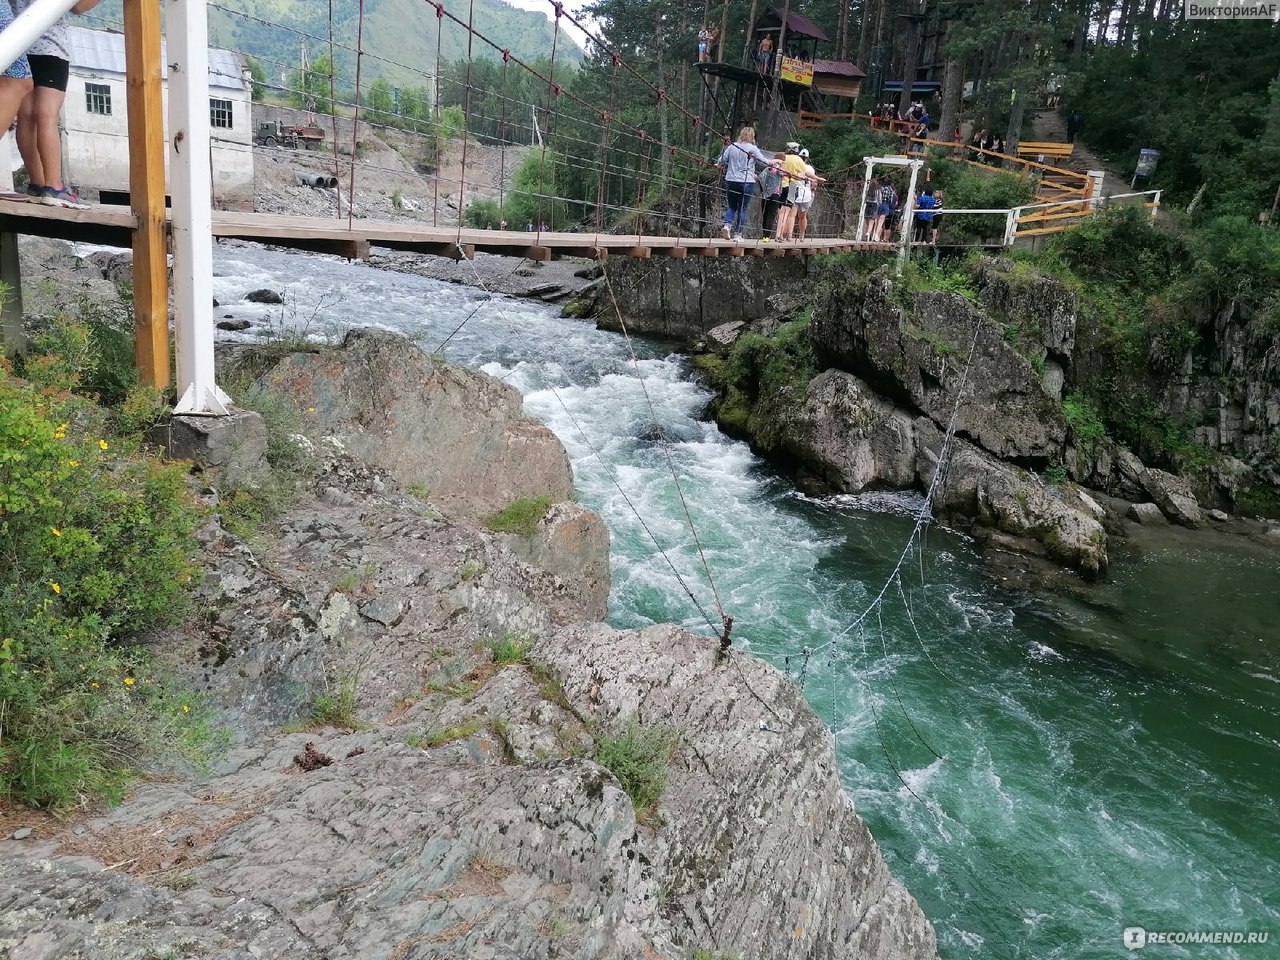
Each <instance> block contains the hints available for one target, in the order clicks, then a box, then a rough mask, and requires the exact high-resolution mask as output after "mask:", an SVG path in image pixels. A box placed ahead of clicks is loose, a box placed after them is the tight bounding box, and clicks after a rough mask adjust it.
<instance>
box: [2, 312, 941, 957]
mask: <svg viewBox="0 0 1280 960" xmlns="http://www.w3.org/2000/svg"><path fill="white" fill-rule="evenodd" d="M239 360H240V362H241V363H242V364H244V365H243V366H242V367H241V373H242V374H243V373H245V372H246V371H248V370H254V371H255V372H257V373H258V374H259V377H260V379H259V381H258V385H259V389H260V390H262V391H264V392H265V393H266V394H268V395H269V396H271V397H273V398H275V401H274V402H277V403H286V404H288V405H289V406H290V407H291V408H292V409H294V410H296V411H297V414H298V417H299V418H300V420H301V426H300V427H298V428H296V429H294V430H292V432H291V433H288V432H287V433H285V434H284V435H283V437H282V436H281V435H279V434H278V432H277V433H275V434H264V428H263V426H262V425H261V424H260V423H259V424H257V425H255V423H254V418H252V417H247V418H246V423H245V424H244V426H243V427H242V428H241V433H240V434H239V436H238V437H236V438H228V437H227V436H225V435H223V433H222V432H221V431H220V430H219V429H218V428H217V426H216V424H215V425H211V424H210V422H209V421H200V420H182V419H179V420H176V421H175V422H174V423H173V424H171V426H170V428H169V429H170V433H171V437H170V440H171V442H172V441H173V440H178V441H181V443H182V444H183V446H184V449H186V450H188V451H189V452H191V453H193V454H194V455H195V456H196V459H197V462H200V463H202V464H203V469H202V471H201V472H200V474H199V476H198V483H199V484H200V487H201V489H202V491H203V496H204V497H205V498H206V500H207V501H208V502H209V504H210V505H211V507H212V508H213V510H214V513H213V518H212V519H211V520H210V522H209V524H208V526H207V527H206V529H205V530H204V532H203V535H202V544H203V558H202V561H203V565H204V574H203V577H202V579H201V581H200V583H199V586H198V588H197V609H198V610H199V613H198V615H196V616H195V617H193V618H192V619H191V620H190V621H189V622H188V623H186V624H184V625H183V626H182V628H181V629H178V630H174V631H172V632H170V633H166V634H165V635H162V636H156V637H153V638H151V643H152V646H153V648H154V649H155V650H156V651H158V652H160V653H162V654H163V655H164V656H165V657H166V658H167V659H168V660H169V661H170V662H171V664H172V667H173V669H174V670H175V671H176V672H177V673H178V674H179V675H181V676H184V677H185V678H186V679H187V681H188V682H191V683H194V684H196V685H198V686H199V687H200V688H201V689H203V690H204V691H205V692H206V693H207V695H208V697H209V698H210V701H211V703H212V705H213V707H214V709H215V710H216V712H217V713H218V715H219V716H220V717H221V719H222V721H223V722H224V723H225V724H226V725H227V726H228V727H229V728H230V730H231V731H232V733H233V736H234V742H235V746H234V747H233V749H232V751H231V754H230V755H229V757H228V758H227V759H226V761H225V762H224V763H222V764H221V765H220V766H219V767H218V769H217V770H215V771H214V772H213V774H212V775H210V776H207V777H203V778H196V777H192V776H190V775H188V774H182V773H179V774H177V775H174V776H166V777H161V778H157V779H154V780H151V781H147V782H144V783H142V784H141V785H140V786H138V788H137V789H135V790H134V792H133V793H132V794H131V795H130V796H129V798H128V799H127V800H126V801H125V802H124V803H123V804H121V805H120V806H119V807H117V808H115V809H112V810H108V811H102V812H99V813H97V814H95V815H92V816H88V817H85V818H82V819H80V820H78V821H73V822H71V823H70V824H66V825H64V824H59V823H57V822H51V821H46V820H40V819H38V818H32V820H31V822H30V823H29V824H25V826H31V827H34V828H35V829H34V833H33V834H32V835H27V836H25V838H24V839H21V840H4V841H0V862H3V871H4V877H5V883H4V884H3V888H2V889H3V893H0V943H2V944H4V945H5V946H6V947H7V948H8V949H9V950H10V951H11V952H12V953H13V955H14V956H22V957H24V958H44V957H49V958H52V957H59V956H66V955H69V954H71V953H74V954H76V955H77V956H81V957H85V958H101V960H106V958H112V960H114V958H124V957H134V956H138V955H141V954H148V955H154V956H175V957H183V956H207V957H216V958H226V960H231V958H241V957H248V956H270V957H273V958H293V957H297V958H307V960H310V958H314V957H317V956H326V957H332V958H344V957H350V958H356V957H360V958H365V957H383V958H395V960H410V958H429V957H441V958H443V957H457V956H467V957H474V958H486V957H488V958H512V960H515V958H526V957H548V958H550V957H578V958H586V957H601V958H604V957H617V958H624V957H625V958H632V957H639V956H647V957H655V958H657V957H661V958H672V960H674V958H682V960H683V958H690V957H693V956H698V957H705V956H720V957H728V956H735V955H736V956H741V957H770V958H796V960H799V958H802V957H803V958H832V960H834V958H837V957H845V956H853V955H856V956H859V957H871V958H922V960H924V958H932V957H933V956H934V955H935V947H934V936H933V931H932V929H931V927H930V926H929V924H928V921H927V920H926V919H925V918H924V916H923V915H922V913H921V912H920V909H919V907H918V906H917V905H916V903H915V902H914V900H912V898H911V897H910V895H909V894H908V893H907V892H906V891H905V890H904V889H903V888H902V887H901V885H900V884H898V883H897V882H896V881H895V880H894V879H893V878H892V877H891V876H889V874H888V872H887V870H886V868H885V865H884V862H883V860H882V859H881V857H880V854H879V852H878V850H877V848H876V845H875V842H874V840H873V839H872V838H871V837H870V835H869V833H868V832H867V829H866V827H865V826H864V825H863V823H862V821H861V820H860V819H859V818H858V817H857V815H856V814H855V812H854V810H853V808H852V805H851V803H850V801H849V799H848V796H847V794H846V793H845V792H844V790H843V789H842V787H841V785H840V782H839V778H838V775H837V772H836V764H835V757H834V754H833V749H832V742H831V737H830V735H829V733H828V732H827V731H826V730H825V729H824V728H823V727H822V725H821V724H820V723H819V721H818V720H817V719H816V718H815V717H814V715H813V714H812V712H811V711H810V709H809V707H808V705H807V704H806V703H805V701H804V699H803V697H802V695H801V694H800V692H799V690H798V689H797V688H796V687H795V686H794V685H793V684H792V683H791V682H790V681H789V680H788V679H787V678H786V677H785V676H784V675H783V674H781V673H780V672H778V671H777V670H775V669H773V668H772V667H769V666H767V665H765V664H763V663H761V662H759V661H756V660H753V659H750V658H748V657H744V656H742V655H740V654H738V653H736V652H733V651H732V650H731V651H730V652H729V653H728V655H727V656H722V655H721V654H720V652H719V643H718V642H717V641H716V640H714V639H711V638H706V637H699V636H695V635H692V634H689V633H686V632H685V631H683V630H681V629H679V628H676V627H669V626H657V627H652V628H649V629H645V630H628V631H615V630H612V629H610V628H608V627H606V626H604V625H603V624H600V623H599V622H597V621H598V619H599V617H600V616H601V615H602V613H603V602H604V597H605V595H606V593H607V538H605V537H604V536H603V535H602V534H603V530H602V528H601V527H600V525H599V520H598V518H595V517H594V515H593V514H591V513H590V512H589V511H586V510H584V509H582V508H580V507H577V506H576V505H575V504H573V503H572V501H571V496H572V477H571V474H570V473H569V468H568V463H567V460H566V458H565V454H564V451H563V449H562V448H561V447H560V445H559V443H558V441H556V440H555V438H554V437H553V436H552V435H551V434H550V433H549V432H548V431H547V430H546V429H545V428H543V427H542V426H541V425H540V424H537V423H535V422H533V421H530V420H528V419H527V418H525V417H524V416H523V414H522V413H521V407H520V400H519V396H518V395H517V394H516V393H515V391H513V390H512V389H511V388H509V387H506V386H504V385H502V384H500V383H499V382H497V381H495V380H493V379H492V378H489V377H487V376H485V375H483V374H479V373H470V372H466V371H463V370H459V369H457V368H454V367H451V366H449V365H447V364H444V363H442V362H440V361H437V360H435V359H434V358H432V357H430V356H427V355H426V354H424V353H422V351H420V350H419V349H418V348H417V347H415V346H413V345H412V344H411V343H409V341H407V340H405V339H403V338H401V337H398V336H395V335H391V334H387V333H384V332H377V331H357V332H354V333H352V334H351V335H350V336H349V337H348V338H347V341H346V343H345V344H344V346H343V347H342V348H340V349H337V348H328V349H316V350H314V351H308V352H301V353H293V354H288V355H285V356H284V357H282V358H280V357H276V358H264V357H262V356H261V355H259V356H258V357H256V358H248V357H243V356H242V357H240V358H239ZM277 360H278V362H276V361H277ZM282 439H283V440H284V441H285V442H287V443H288V444H289V449H290V450H291V451H292V453H291V458H290V461H289V462H290V463H291V464H293V465H294V466H293V467H292V470H293V471H294V472H295V473H296V474H298V475H299V476H300V477H302V478H305V483H304V484H303V486H302V490H301V493H300V494H299V496H298V498H297V499H296V501H295V502H293V503H292V504H291V505H290V506H289V507H288V509H287V510H286V511H285V512H284V513H283V515H282V516H280V517H279V518H278V520H276V521H275V522H273V523H271V524H270V525H268V526H267V527H264V528H262V529H261V530H260V532H259V533H258V534H257V535H256V536H253V537H250V538H249V539H248V540H245V539H242V538H239V537H237V536H235V535H233V534H232V533H230V532H229V531H228V530H227V529H226V528H225V527H224V526H223V524H222V523H220V522H219V519H218V516H219V514H220V512H221V510H222V508H223V506H224V505H227V504H230V503H231V502H232V501H233V500H234V499H235V498H236V497H237V496H240V495H242V493H244V492H245V491H251V490H252V489H254V485H255V484H256V485H257V489H262V488H263V487H264V486H265V485H267V484H269V483H270V477H271V474H270V473H268V472H266V470H265V468H264V467H263V465H262V464H261V463H260V462H258V461H259V458H260V456H261V454H262V452H263V451H264V450H269V449H271V448H272V445H273V444H279V443H280V442H281V441H282ZM236 477H238V478H241V479H240V481H239V482H240V483H241V484H242V486H241V487H240V489H239V490H237V489H236V488H235V487H234V485H233V483H232V478H236ZM247 478H252V479H247ZM531 501H532V502H535V503H534V505H533V506H530V503H531ZM517 504H523V505H525V507H526V508H527V509H526V510H525V511H524V513H525V515H526V520H525V522H524V523H523V524H519V523H518V524H514V525H509V524H506V523H502V522H498V521H497V517H496V514H499V513H510V512H511V511H509V510H508V509H507V508H511V507H514V506H516V505H517ZM490 527H498V528H500V530H503V531H505V532H499V531H497V530H494V529H490ZM321 705H324V709H320V706H321ZM655 731H656V732H658V733H660V734H661V737H660V739H661V740H662V741H663V742H665V743H666V744H667V749H666V750H665V751H664V752H662V753H661V754H660V757H661V760H660V764H659V766H660V767H661V773H662V775H663V778H665V784H664V785H662V786H661V788H660V789H659V790H658V792H657V794H656V795H653V794H652V793H650V794H649V795H645V796H641V795H639V794H638V793H637V788H636V783H635V781H634V779H633V778H632V777H631V776H630V775H629V774H626V773H623V774H621V775H619V774H616V773H612V772H610V768H609V767H608V766H607V765H606V763H607V760H606V757H605V756H604V755H603V754H602V749H603V747H604V746H605V745H606V744H609V743H615V742H617V741H618V740H626V739H627V738H628V737H632V738H633V739H634V738H635V737H643V736H647V735H649V734H653V733H654V732H655ZM615 769H617V767H616V765H615ZM659 779H661V778H659ZM648 782H649V783H650V784H651V785H652V783H653V782H654V781H653V779H652V777H650V779H649V781H648ZM6 824H7V825H8V826H10V828H11V829H13V828H18V827H23V826H24V824H23V823H21V822H19V821H16V820H14V819H13V818H12V817H10V818H9V819H8V820H7V821H6Z"/></svg>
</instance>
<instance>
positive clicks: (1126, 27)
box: [441, 0, 1280, 219]
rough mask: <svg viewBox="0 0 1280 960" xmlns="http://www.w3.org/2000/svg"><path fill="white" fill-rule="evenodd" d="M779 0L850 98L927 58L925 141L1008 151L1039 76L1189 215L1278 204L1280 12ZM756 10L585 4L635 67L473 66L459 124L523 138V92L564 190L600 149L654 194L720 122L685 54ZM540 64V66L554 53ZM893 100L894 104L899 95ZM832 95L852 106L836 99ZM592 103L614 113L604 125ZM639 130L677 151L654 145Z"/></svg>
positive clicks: (615, 178)
mask: <svg viewBox="0 0 1280 960" xmlns="http://www.w3.org/2000/svg"><path fill="white" fill-rule="evenodd" d="M789 6H790V9H791V10H793V11H795V12H798V13H802V14H803V15H804V16H806V17H808V18H809V19H810V20H812V21H813V22H814V23H815V24H816V25H817V26H819V27H820V28H822V29H823V30H825V31H826V32H827V33H828V34H829V35H830V36H831V37H832V38H833V43H832V44H831V46H830V47H829V48H826V49H824V48H821V47H820V48H819V51H818V55H819V56H824V55H825V56H828V57H832V58H847V59H850V60H852V61H853V62H855V63H857V64H858V65H859V66H861V67H862V69H863V70H864V71H865V72H866V73H867V75H868V76H867V80H866V81H865V83H864V94H863V97H862V99H861V102H860V103H859V104H857V107H858V108H859V109H866V108H867V107H868V106H869V105H870V104H871V103H873V102H878V101H879V100H880V99H889V98H890V97H888V96H885V97H878V96H877V94H878V92H879V90H878V85H879V84H880V83H881V82H882V81H884V80H888V79H901V78H902V77H904V76H905V75H915V76H917V77H918V76H923V75H925V73H926V72H927V74H928V75H929V76H933V77H936V78H937V79H938V80H940V81H941V89H940V90H939V91H938V92H937V93H934V94H931V95H930V96H929V98H928V103H929V107H930V111H929V112H930V114H931V116H932V117H933V118H934V123H935V125H936V128H937V129H936V133H935V134H934V135H935V136H936V137H938V138H939V139H949V138H950V137H951V135H952V133H953V132H954V131H955V130H956V129H957V128H958V127H959V126H960V125H961V124H963V123H969V124H972V127H973V128H975V129H976V128H984V127H985V128H988V129H992V130H998V131H1002V132H1003V133H1004V134H1005V139H1006V141H1007V142H1008V143H1009V144H1010V147H1009V149H1010V150H1012V149H1013V148H1014V145H1016V144H1017V142H1018V141H1019V140H1021V139H1026V138H1027V135H1028V134H1029V133H1030V123H1031V117H1032V113H1033V111H1034V110H1035V109H1036V108H1037V107H1041V106H1043V104H1044V98H1045V93H1046V90H1047V89H1048V88H1049V87H1050V86H1056V87H1057V88H1058V89H1060V90H1061V91H1062V93H1063V97H1062V100H1061V105H1060V109H1061V110H1062V112H1063V113H1064V114H1065V113H1066V112H1068V111H1070V110H1077V111H1079V113H1080V114H1081V115H1082V116H1083V118H1084V138H1085V140H1086V141H1087V142H1088V143H1089V145H1090V147H1091V148H1092V149H1093V150H1094V151H1095V152H1096V153H1098V154H1099V155H1100V156H1102V157H1104V158H1106V159H1109V160H1111V161H1113V162H1114V164H1115V166H1116V167H1117V168H1118V169H1119V170H1121V171H1124V172H1125V173H1126V174H1127V173H1128V172H1131V171H1132V170H1133V166H1134V163H1135V162H1136V159H1137V155H1138V150H1139V148H1141V147H1148V148H1154V149H1157V150H1159V151H1160V152H1161V158H1160V162H1159V165H1158V168H1157V171H1156V174H1155V176H1154V177H1153V178H1152V179H1151V181H1150V183H1149V185H1150V186H1152V187H1158V188H1162V189H1164V190H1166V191H1167V193H1166V199H1167V200H1168V201H1169V202H1172V203H1176V204H1181V205H1189V204H1191V203H1192V201H1193V200H1196V198H1197V195H1198V196H1199V199H1198V200H1196V202H1195V205H1194V210H1195V211H1196V212H1197V213H1198V215H1200V216H1212V215H1216V214H1226V213H1231V214H1237V215H1242V216H1246V217H1249V218H1255V219H1256V218H1257V217H1258V215H1259V214H1260V213H1263V212H1264V211H1270V210H1271V208H1272V206H1273V204H1274V202H1275V200H1276V197H1277V188H1278V187H1280V182H1278V178H1280V26H1277V25H1276V24H1274V23H1271V22H1266V21H1257V20H1252V21H1212V22H1211V21H1185V20H1184V19H1183V16H1182V6H1181V4H1180V3H1175V2H1173V0H1120V2H1113V0H1101V2H1099V0H861V2H854V3H847V2H841V0H807V2H804V3H800V2H795V3H791V4H790V5H789ZM765 9H766V6H765V4H764V3H763V2H761V0H733V2H729V3H721V4H715V3H711V2H709V0H708V2H705V3H704V5H703V7H702V9H701V10H700V9H698V8H697V7H696V6H695V5H690V4H686V3H681V2H676V0H597V2H596V3H594V4H593V5H592V6H591V7H590V8H589V12H590V15H591V17H592V18H593V20H594V23H595V24H596V25H597V29H598V30H599V31H600V33H601V34H602V36H603V39H604V40H605V42H606V43H607V44H608V45H609V46H610V47H611V48H613V49H614V50H617V51H618V52H619V53H621V54H622V55H623V56H624V57H625V60H626V63H627V64H628V65H630V66H631V67H633V68H634V69H635V71H636V73H637V74H638V75H639V77H637V76H635V75H632V74H630V73H629V72H627V71H626V70H625V69H623V68H619V67H617V66H616V65H615V63H614V61H613V59H612V57H610V56H609V55H608V54H606V53H605V52H604V51H602V50H600V49H597V48H595V47H594V45H590V44H589V45H588V49H587V53H586V56H585V58H584V59H583V62H582V63H581V65H580V66H579V67H578V68H577V70H576V72H572V73H571V71H570V69H569V68H568V67H566V66H565V65H557V75H556V78H555V79H556V80H557V81H559V82H563V83H564V84H565V89H566V93H565V94H562V95H560V96H551V95H549V92H548V89H547V85H546V84H545V83H543V82H541V81H540V80H538V79H536V78H533V77H531V76H530V75H529V74H528V73H527V72H525V71H523V70H517V69H516V68H515V67H514V66H508V67H507V68H506V69H505V70H504V68H503V66H502V65H501V64H498V63H488V64H480V63H476V64H473V65H472V68H471V85H472V94H471V104H470V110H471V118H472V120H471V124H470V129H471V130H472V131H473V132H475V133H476V134H478V135H480V136H481V137H484V138H488V139H498V138H500V139H505V140H509V141H511V142H524V143H528V142H530V141H531V130H530V121H529V118H528V114H529V112H530V106H529V105H530V104H532V105H534V106H536V107H537V115H538V117H539V121H538V122H539V124H540V125H541V126H542V132H543V133H544V135H549V139H550V142H551V149H553V150H555V151H556V152H557V154H558V155H559V156H560V157H561V159H562V160H563V161H564V162H562V163H559V164H557V167H556V168H557V169H558V170H559V171H561V173H560V178H561V179H560V183H559V187H560V190H561V191H563V192H562V195H564V196H569V197H572V198H578V199H581V200H582V201H583V202H584V206H589V205H590V204H591V203H593V202H594V200H595V193H596V191H597V189H598V186H597V176H596V172H597V171H598V170H599V168H600V164H601V163H604V164H605V167H606V171H607V173H608V174H609V176H608V178H607V180H608V182H609V184H610V187H608V189H611V190H612V191H613V192H612V195H611V196H609V197H607V198H605V200H606V201H607V202H608V203H611V204H613V205H616V206H628V205H630V206H634V205H636V204H637V202H638V201H637V198H638V197H650V198H652V197H653V196H654V195H655V190H654V188H655V187H656V188H658V191H657V192H660V191H661V188H663V187H665V186H667V185H669V184H671V183H680V182H682V181H687V180H688V179H690V178H693V179H697V178H699V177H701V176H704V175H705V168H700V167H699V165H698V164H697V163H696V162H695V161H694V159H693V156H691V155H694V156H697V157H701V158H704V159H707V158H713V157H714V156H715V154H716V153H718V151H719V149H720V144H721V141H720V140H719V136H720V135H721V134H723V133H725V132H728V131H727V130H726V129H724V124H723V123H720V124H718V126H719V127H720V129H717V130H716V131H715V134H714V136H708V134H707V131H706V130H704V129H702V128H700V127H699V126H698V125H697V123H696V121H695V120H694V119H693V118H694V117H696V116H697V115H698V114H699V112H700V97H701V96H702V86H703V83H702V77H701V75H700V73H699V72H698V70H697V68H696V60H697V53H696V36H697V32H698V29H699V27H700V26H701V25H702V23H704V22H709V23H714V24H716V25H717V26H719V27H721V28H722V32H721V39H720V43H719V46H718V49H717V50H716V51H715V56H714V57H713V59H717V60H721V61H725V62H729V63H734V64H738V63H743V62H745V59H746V58H747V56H748V55H749V45H750V30H749V25H750V24H751V23H752V22H753V21H754V18H756V17H758V16H759V15H760V14H761V13H762V12H763V11H764V10H765ZM539 68H540V70H541V71H542V72H544V74H545V73H546V71H547V70H548V69H549V65H548V64H546V63H545V62H544V63H542V64H539ZM442 78H443V82H442V87H441V102H442V104H446V105H458V106H463V105H464V104H465V90H466V87H465V83H464V78H465V64H464V63H461V62H459V63H456V64H453V65H451V66H447V67H445V68H444V69H443V70H442ZM646 81H647V82H646ZM717 82H718V81H717ZM650 84H651V85H650ZM657 88H660V89H661V90H663V91H664V96H662V97H658V96H657V95H656V93H655V90H656V89H657ZM916 95H917V96H921V94H919V93H917V94H916ZM891 98H892V99H899V95H897V94H894V95H892V97H891ZM900 99H901V101H902V102H903V103H904V104H905V101H906V100H907V99H908V94H907V93H906V92H905V91H904V92H903V93H902V94H901V95H900ZM584 104H586V105H589V106H584ZM831 106H836V105H835V104H832V105H831ZM839 106H840V108H841V109H848V104H847V102H845V103H842V104H840V105H839ZM592 108H594V109H608V111H609V113H610V116H611V117H613V118H615V120H614V122H613V124H612V126H611V129H610V130H609V131H608V133H607V135H606V134H605V131H604V130H603V129H602V126H601V124H600V122H599V119H598V117H597V116H596V115H595V114H594V112H593V109H592ZM624 125H627V126H630V127H632V128H638V129H640V130H642V131H644V136H641V135H640V134H637V133H635V132H634V131H633V130H628V129H626V128H625V127H624ZM861 136H863V137H864V140H863V141H860V143H862V142H865V134H862V135H861ZM647 138H652V140H656V141H657V142H660V143H665V144H668V145H670V146H671V147H673V148H674V149H668V150H665V151H663V150H655V149H654V147H653V143H652V142H651V141H650V140H649V139H647ZM817 139H818V140H820V141H821V143H820V145H816V146H815V161H816V162H817V165H818V167H819V169H820V170H821V169H823V168H824V167H825V169H828V170H830V169H833V168H835V167H839V166H844V165H845V164H847V163H849V162H852V161H850V160H849V156H850V155H851V153H856V151H851V150H849V149H840V146H841V145H840V144H839V143H838V142H833V141H832V138H830V137H826V138H817ZM774 146H777V145H774ZM845 147H848V144H846V145H845ZM819 150H820V151H821V152H819ZM837 151H838V152H839V154H840V156H837V155H836V153H837Z"/></svg>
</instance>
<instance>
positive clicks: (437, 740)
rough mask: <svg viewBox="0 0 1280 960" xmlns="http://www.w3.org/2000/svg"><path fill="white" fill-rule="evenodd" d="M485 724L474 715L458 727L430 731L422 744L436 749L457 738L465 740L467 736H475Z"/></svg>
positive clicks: (430, 748) (429, 748) (427, 747)
mask: <svg viewBox="0 0 1280 960" xmlns="http://www.w3.org/2000/svg"><path fill="white" fill-rule="evenodd" d="M483 726H484V721H483V720H481V719H479V718H478V717H472V718H471V719H470V720H467V721H465V722H463V723H460V724H458V725H457V726H456V727H445V728H444V729H443V730H431V731H428V732H427V734H426V736H424V737H423V738H422V740H421V741H420V745H421V746H422V747H424V748H426V749H427V750H434V749H435V748H436V747H443V746H444V745H445V744H446V743H453V742H454V741H455V740H465V739H467V737H470V736H473V735H474V734H475V733H476V732H477V731H479V730H480V729H481V728H482V727H483Z"/></svg>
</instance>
